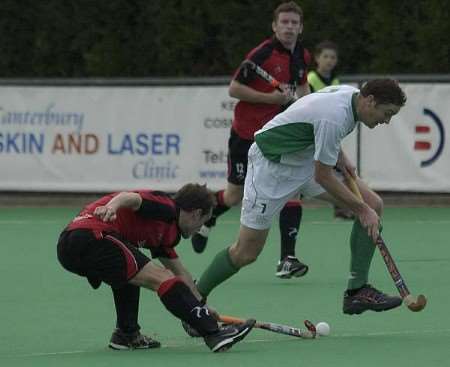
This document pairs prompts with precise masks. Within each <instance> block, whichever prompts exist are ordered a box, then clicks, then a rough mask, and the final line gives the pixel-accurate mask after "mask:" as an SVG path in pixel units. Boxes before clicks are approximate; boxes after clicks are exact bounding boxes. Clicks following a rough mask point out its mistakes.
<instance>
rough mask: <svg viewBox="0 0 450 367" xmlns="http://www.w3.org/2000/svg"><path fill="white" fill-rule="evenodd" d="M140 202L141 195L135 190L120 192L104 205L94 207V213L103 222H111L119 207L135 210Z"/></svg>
mask: <svg viewBox="0 0 450 367" xmlns="http://www.w3.org/2000/svg"><path fill="white" fill-rule="evenodd" d="M141 204H142V198H141V195H139V194H137V193H135V192H121V193H119V194H117V195H116V196H114V197H113V198H112V199H111V200H110V201H109V202H108V203H107V204H106V205H103V206H99V207H97V208H95V210H94V215H95V216H97V217H99V218H100V219H101V220H103V221H104V222H111V221H113V220H115V219H116V213H117V210H118V209H119V208H130V209H132V210H134V211H136V210H138V209H139V208H140V206H141Z"/></svg>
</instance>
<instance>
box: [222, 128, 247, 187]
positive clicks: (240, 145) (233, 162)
mask: <svg viewBox="0 0 450 367" xmlns="http://www.w3.org/2000/svg"><path fill="white" fill-rule="evenodd" d="M252 144H253V140H247V139H242V138H241V137H239V135H238V134H236V132H235V131H234V130H233V129H231V132H230V138H229V139H228V182H230V183H232V184H235V185H244V182H245V175H246V174H247V164H248V150H249V149H250V146H251V145H252Z"/></svg>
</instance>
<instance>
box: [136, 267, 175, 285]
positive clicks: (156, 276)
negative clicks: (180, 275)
mask: <svg viewBox="0 0 450 367" xmlns="http://www.w3.org/2000/svg"><path fill="white" fill-rule="evenodd" d="M173 277H174V274H173V273H172V272H171V271H170V270H168V269H165V268H162V267H155V266H153V265H152V264H151V263H148V264H147V265H145V266H144V267H143V268H142V269H141V270H140V271H139V272H138V273H137V274H136V276H135V277H134V278H133V279H132V280H131V282H130V283H132V284H135V285H138V286H141V287H145V288H148V289H152V290H154V291H156V290H158V288H159V287H160V285H161V283H164V282H165V281H167V280H169V279H172V278H173Z"/></svg>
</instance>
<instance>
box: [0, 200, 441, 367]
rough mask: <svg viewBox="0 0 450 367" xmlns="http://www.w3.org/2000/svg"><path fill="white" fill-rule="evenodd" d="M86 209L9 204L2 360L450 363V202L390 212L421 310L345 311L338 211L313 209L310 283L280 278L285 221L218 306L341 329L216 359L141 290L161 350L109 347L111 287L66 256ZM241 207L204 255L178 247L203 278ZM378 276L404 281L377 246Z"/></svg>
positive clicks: (344, 239) (261, 341)
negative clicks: (61, 256) (58, 248)
mask: <svg viewBox="0 0 450 367" xmlns="http://www.w3.org/2000/svg"><path fill="white" fill-rule="evenodd" d="M78 209H79V208H0V231H1V233H2V238H3V240H2V252H1V256H0V279H1V293H2V294H1V301H0V311H1V315H2V325H1V328H0V340H1V343H0V365H1V366H8V367H12V366H33V367H40V366H46V367H47V366H58V367H63V366H64V367H65V366H86V367H87V366H108V367H115V366H121V367H123V366H138V365H148V366H165V367H172V366H178V367H179V366H183V367H188V366H196V367H198V366H206V365H211V366H212V365H213V366H219V367H220V366H251V367H253V366H254V367H257V366H258V367H259V366H280V365H285V364H287V365H292V366H333V367H336V366H346V367H349V366H364V367H369V366H377V367H378V366H396V367H403V366H405V367H406V366H408V367H411V366H427V367H431V366H439V367H442V366H447V365H449V359H450V348H449V345H450V322H449V317H448V312H447V309H448V304H449V303H450V292H449V279H450V266H449V265H450V248H449V246H450V242H449V238H450V208H386V212H385V218H384V238H385V240H386V243H387V244H388V246H389V247H390V249H391V252H392V253H393V256H394V258H395V259H396V260H397V264H398V266H399V268H400V271H401V272H402V274H403V276H404V277H405V279H406V281H407V283H408V286H409V288H410V289H411V291H412V292H413V293H424V294H425V295H426V296H427V297H428V302H429V304H428V306H427V308H426V309H425V310H424V311H423V312H421V313H412V312H410V311H408V309H406V308H405V307H401V308H397V309H395V310H393V311H390V312H385V313H370V312H367V313H365V314H362V315H360V316H346V315H343V314H342V311H341V304H342V293H343V291H344V289H345V285H346V277H347V270H348V257H349V245H348V237H349V233H350V229H351V223H349V222H343V221H336V220H334V219H332V212H331V209H328V208H317V209H313V208H311V209H306V210H305V213H304V221H303V223H302V228H301V234H300V244H299V246H298V254H299V255H300V257H301V259H302V260H304V261H305V262H306V263H307V264H309V265H310V272H309V273H308V275H307V276H305V277H304V278H299V279H295V280H279V279H277V278H275V276H274V271H275V264H276V261H277V260H278V253H279V245H278V229H277V226H276V225H274V229H273V231H272V232H271V235H270V237H269V240H268V243H267V245H266V249H265V251H264V252H263V253H262V255H261V257H260V258H259V259H258V261H257V262H256V263H255V264H253V265H251V266H250V267H248V268H246V269H243V270H242V271H241V272H240V273H238V274H237V275H236V276H235V277H234V278H232V279H231V280H229V281H228V282H227V283H225V284H224V285H223V286H221V287H219V288H218V289H216V290H215V291H214V292H213V293H212V294H211V296H210V298H209V303H210V305H212V306H213V307H215V308H216V309H217V310H219V311H220V312H222V313H224V314H232V315H236V316H241V317H254V318H257V319H259V320H264V321H273V322H279V323H285V324H291V325H294V326H298V327H301V326H303V320H304V319H305V318H308V319H310V320H312V321H314V322H318V321H322V320H323V321H327V322H328V323H329V324H330V325H331V335H330V336H329V337H322V338H320V339H317V340H302V339H296V338H292V337H288V336H284V335H278V334H273V333H270V332H267V331H263V330H254V331H253V332H252V333H251V334H250V335H249V336H248V337H247V338H246V339H245V340H244V341H243V342H242V343H239V344H237V345H236V346H235V347H234V348H233V349H232V350H231V351H229V352H227V353H223V354H213V353H211V352H210V351H209V350H208V349H207V347H205V346H204V345H203V343H202V342H201V341H200V340H199V339H192V338H189V337H188V336H187V335H185V334H184V332H183V330H182V329H181V327H180V324H179V322H178V320H176V319H175V318H174V317H172V316H171V315H170V314H169V313H168V312H166V311H165V309H164V307H163V306H162V304H161V303H160V302H159V300H158V297H157V296H156V295H155V294H153V293H151V292H149V291H146V290H142V296H141V308H140V310H141V311H140V320H141V326H142V329H143V331H144V332H147V333H149V334H150V335H152V336H154V337H156V338H157V339H159V340H160V341H161V342H162V343H163V347H162V348H161V349H159V350H148V351H131V352H128V351H127V352H116V351H111V350H109V349H108V348H107V347H106V345H107V342H108V339H109V336H110V334H111V332H112V329H113V327H114V321H115V319H114V309H113V300H112V296H111V292H110V289H109V288H108V287H107V286H104V285H103V286H102V287H101V288H100V289H99V290H97V291H94V290H92V289H91V288H90V287H89V285H88V283H87V282H86V281H85V280H84V279H82V278H78V277H76V276H74V275H72V274H70V273H67V272H66V271H64V270H63V269H62V268H61V267H60V265H59V263H58V262H57V259H56V252H55V244H56V240H57V237H58V234H59V232H60V230H61V229H62V228H63V227H64V225H65V224H66V223H67V222H68V221H69V220H70V219H71V218H72V216H73V215H74V214H76V212H77V211H78ZM238 216H239V212H238V210H232V211H230V212H229V213H227V214H226V215H224V216H223V219H221V220H220V223H219V225H218V227H217V230H216V231H214V232H213V233H212V235H211V240H210V243H209V247H208V248H207V250H206V251H205V253H204V254H202V255H197V254H195V253H194V252H193V251H192V249H191V246H190V242H188V241H184V242H182V243H181V244H180V245H179V246H178V253H179V255H180V257H181V258H182V259H184V261H185V264H186V265H187V267H188V268H189V269H190V270H191V271H192V273H193V274H194V276H196V277H197V276H199V275H200V274H201V272H202V270H203V269H204V268H205V267H206V265H207V264H208V263H209V261H210V260H211V258H212V257H213V256H214V255H215V253H216V252H217V251H218V250H219V249H222V248H223V247H225V246H226V245H228V244H230V243H231V242H232V241H233V240H234V239H235V237H236V233H237V229H238ZM371 282H372V283H373V284H374V285H375V286H377V287H379V288H381V289H382V290H384V291H389V292H392V293H395V292H396V290H395V287H394V285H393V283H392V280H391V279H390V277H389V274H388V273H387V270H386V269H385V267H384V263H383V262H382V260H381V258H380V256H379V254H378V253H376V256H375V258H374V262H373V267H372V272H371Z"/></svg>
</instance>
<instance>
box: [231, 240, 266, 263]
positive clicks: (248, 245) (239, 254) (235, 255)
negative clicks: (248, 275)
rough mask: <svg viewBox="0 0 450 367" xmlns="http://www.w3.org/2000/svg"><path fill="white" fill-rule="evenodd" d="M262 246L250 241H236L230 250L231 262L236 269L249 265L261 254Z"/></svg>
mask: <svg viewBox="0 0 450 367" xmlns="http://www.w3.org/2000/svg"><path fill="white" fill-rule="evenodd" d="M262 246H263V244H260V243H252V242H251V241H248V240H247V241H243V240H241V239H240V240H238V242H237V243H235V244H234V245H233V246H231V248H230V256H231V259H232V262H233V264H234V265H235V266H237V267H238V268H242V267H243V266H246V265H249V264H251V263H253V262H255V261H256V259H257V258H258V256H259V254H260V253H261V250H262Z"/></svg>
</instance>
